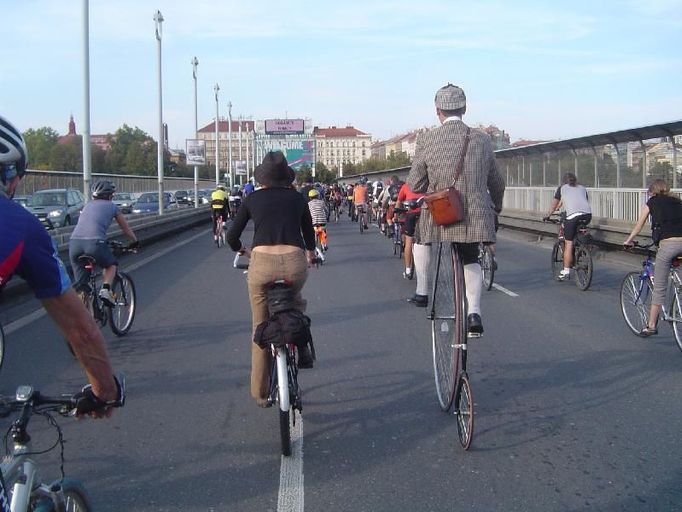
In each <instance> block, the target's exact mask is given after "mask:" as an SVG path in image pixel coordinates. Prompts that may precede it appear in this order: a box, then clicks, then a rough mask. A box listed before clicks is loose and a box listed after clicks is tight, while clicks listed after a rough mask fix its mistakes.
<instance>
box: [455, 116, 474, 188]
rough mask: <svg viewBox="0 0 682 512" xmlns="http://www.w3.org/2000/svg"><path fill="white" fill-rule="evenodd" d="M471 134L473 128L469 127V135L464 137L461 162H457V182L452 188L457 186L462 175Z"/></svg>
mask: <svg viewBox="0 0 682 512" xmlns="http://www.w3.org/2000/svg"><path fill="white" fill-rule="evenodd" d="M470 134H471V127H470V126H467V133H466V135H465V136H464V149H463V150H462V154H461V155H460V157H459V162H457V169H456V170H455V180H454V181H453V182H452V186H453V187H454V186H455V183H457V179H458V178H459V176H460V174H462V168H463V167H464V157H465V156H466V154H467V149H469V139H470V138H471V137H470Z"/></svg>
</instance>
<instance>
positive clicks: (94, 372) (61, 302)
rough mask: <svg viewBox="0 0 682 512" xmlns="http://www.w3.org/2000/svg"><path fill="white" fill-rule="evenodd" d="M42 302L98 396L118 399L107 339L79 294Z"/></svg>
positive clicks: (63, 295)
mask: <svg viewBox="0 0 682 512" xmlns="http://www.w3.org/2000/svg"><path fill="white" fill-rule="evenodd" d="M42 302H43V306H45V309H46V310H47V312H48V314H49V315H50V316H51V317H52V319H53V320H54V322H55V323H56V324H57V326H58V327H59V330H60V331H61V332H62V334H63V335H64V337H65V338H66V339H67V340H68V341H69V343H70V344H71V348H73V351H74V353H75V354H76V357H77V358H78V360H79V361H80V363H81V365H83V368H84V369H85V373H86V374H87V376H88V381H89V382H90V384H92V390H93V392H94V393H95V395H96V396H97V397H98V398H100V399H102V400H104V401H111V400H116V399H117V398H118V390H117V388H116V383H115V382H114V376H113V374H112V373H111V364H110V362H109V356H108V354H107V349H106V346H105V344H104V337H103V336H102V332H101V331H100V329H99V327H97V324H95V321H94V320H93V319H92V317H91V316H90V315H89V314H88V311H87V309H85V306H84V305H83V303H82V302H81V300H80V299H79V298H78V295H77V294H76V292H75V291H74V290H73V289H69V290H67V291H66V292H64V293H63V294H62V295H59V296H58V297H52V298H49V299H43V301H42Z"/></svg>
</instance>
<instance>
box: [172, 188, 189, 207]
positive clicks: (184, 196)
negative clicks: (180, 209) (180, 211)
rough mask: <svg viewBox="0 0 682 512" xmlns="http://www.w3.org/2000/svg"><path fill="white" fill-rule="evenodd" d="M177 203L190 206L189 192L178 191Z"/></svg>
mask: <svg viewBox="0 0 682 512" xmlns="http://www.w3.org/2000/svg"><path fill="white" fill-rule="evenodd" d="M175 202H176V203H178V205H181V204H189V192H188V191H187V190H176V191H175Z"/></svg>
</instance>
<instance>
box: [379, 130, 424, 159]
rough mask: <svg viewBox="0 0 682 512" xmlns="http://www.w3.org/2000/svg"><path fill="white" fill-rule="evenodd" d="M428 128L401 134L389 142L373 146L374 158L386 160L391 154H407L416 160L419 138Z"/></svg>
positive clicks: (380, 142) (381, 142)
mask: <svg viewBox="0 0 682 512" xmlns="http://www.w3.org/2000/svg"><path fill="white" fill-rule="evenodd" d="M426 130H427V128H417V129H416V130H412V131H409V132H407V133H401V134H400V135H396V136H395V137H391V138H390V139H388V140H384V141H379V142H375V143H374V144H372V156H373V157H375V158H381V159H386V158H388V157H389V156H390V154H391V153H393V154H398V153H405V154H406V155H407V156H408V157H410V158H414V153H415V150H416V142H417V137H418V136H419V134H420V133H422V132H424V131H426Z"/></svg>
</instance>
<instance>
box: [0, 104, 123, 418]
mask: <svg viewBox="0 0 682 512" xmlns="http://www.w3.org/2000/svg"><path fill="white" fill-rule="evenodd" d="M27 160H28V155H27V151H26V144H25V142H24V139H23V137H22V135H21V133H20V132H19V131H18V130H17V129H16V128H15V127H14V126H13V125H12V124H11V123H10V122H9V121H7V120H6V119H4V118H3V117H2V116H0V219H2V221H0V289H1V288H2V286H4V285H5V284H6V283H7V282H8V281H9V280H10V279H11V278H12V276H13V275H15V274H16V275H18V276H20V277H22V278H24V279H25V280H26V282H27V284H28V285H29V287H30V288H31V289H32V290H33V293H34V294H35V296H36V298H38V299H39V300H40V301H41V302H42V304H43V307H44V308H45V310H46V311H47V313H48V314H49V315H50V317H51V318H52V319H53V320H54V322H55V323H56V324H57V326H58V327H59V329H60V331H61V332H62V334H63V335H64V337H65V338H66V339H67V340H68V342H69V344H70V345H71V348H72V349H73V352H74V354H75V355H76V357H77V358H78V360H79V361H80V363H81V364H82V365H83V368H84V369H85V372H86V375H87V378H88V380H89V381H90V387H88V388H84V391H83V395H84V396H86V397H87V399H88V400H90V401H92V403H93V404H95V407H96V410H94V411H93V412H91V413H90V414H91V415H93V416H98V417H101V416H109V415H111V409H110V408H111V407H117V406H121V405H123V398H124V397H123V391H122V388H121V386H119V385H118V382H117V380H116V379H115V378H114V375H113V373H112V371H111V363H110V362H109V356H108V355H107V350H106V346H105V344H104V337H103V335H102V332H101V330H100V329H99V327H98V326H97V324H95V321H94V319H93V318H92V316H91V315H90V314H89V313H88V311H87V309H85V306H84V305H83V303H82V302H81V301H80V299H79V298H78V295H77V294H76V292H75V291H74V290H73V288H71V281H70V279H69V276H68V274H67V272H66V267H65V266H64V264H63V263H62V261H61V260H60V258H59V255H58V253H57V248H56V246H55V244H54V242H53V241H52V239H51V238H50V235H49V234H48V233H47V231H45V228H44V227H43V226H42V224H41V223H40V221H39V220H38V219H37V218H36V217H35V216H34V215H32V214H31V213H30V212H29V211H28V210H26V209H25V208H24V207H23V206H21V205H20V204H17V203H15V202H13V201H12V200H11V198H12V197H13V196H14V193H15V191H16V189H17V187H18V186H19V182H20V181H21V179H22V178H23V176H24V174H25V173H26V168H27Z"/></svg>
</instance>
